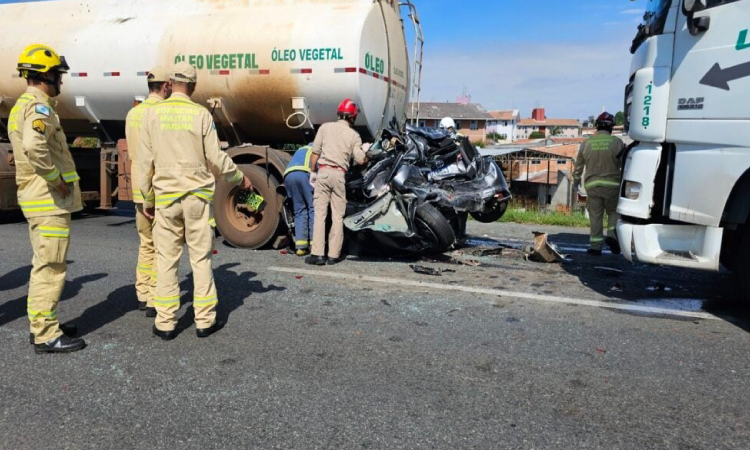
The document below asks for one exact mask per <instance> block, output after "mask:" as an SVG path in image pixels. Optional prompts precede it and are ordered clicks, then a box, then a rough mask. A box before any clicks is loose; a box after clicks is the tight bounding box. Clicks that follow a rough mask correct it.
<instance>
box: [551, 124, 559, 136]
mask: <svg viewBox="0 0 750 450" xmlns="http://www.w3.org/2000/svg"><path fill="white" fill-rule="evenodd" d="M549 134H550V135H552V136H559V135H561V134H562V127H559V126H556V127H552V129H551V130H550V132H549Z"/></svg>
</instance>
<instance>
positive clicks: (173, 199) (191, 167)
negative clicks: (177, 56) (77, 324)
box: [138, 62, 252, 341]
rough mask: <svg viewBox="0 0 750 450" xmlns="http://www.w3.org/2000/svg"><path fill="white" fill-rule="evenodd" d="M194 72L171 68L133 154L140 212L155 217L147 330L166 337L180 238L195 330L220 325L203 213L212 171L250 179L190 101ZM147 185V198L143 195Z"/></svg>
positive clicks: (171, 322)
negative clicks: (165, 95)
mask: <svg viewBox="0 0 750 450" xmlns="http://www.w3.org/2000/svg"><path fill="white" fill-rule="evenodd" d="M197 78H198V76H197V73H196V70H195V68H194V67H192V66H190V65H189V64H187V63H184V62H183V63H178V64H177V65H176V66H175V67H174V69H173V72H172V74H171V76H170V79H171V81H172V97H170V98H169V99H168V100H165V101H163V102H161V103H159V104H158V105H155V106H153V107H151V108H149V109H147V110H146V112H145V114H144V118H143V127H142V128H141V146H140V149H139V153H138V158H139V165H140V183H139V184H140V190H141V194H142V195H143V196H144V202H145V203H144V208H146V209H145V213H146V215H147V216H150V217H153V216H154V214H155V216H156V222H155V224H154V242H155V244H156V253H157V263H156V267H157V270H156V272H157V280H156V294H155V295H154V305H155V306H156V312H157V316H156V323H155V324H154V329H153V332H154V334H155V335H157V336H159V337H160V338H162V339H163V340H167V341H168V340H172V339H174V338H175V337H176V333H175V326H176V325H177V317H176V313H177V311H178V310H179V308H180V287H179V284H178V278H177V268H178V265H179V261H180V255H181V254H182V247H183V244H185V243H187V246H188V249H189V252H190V265H191V266H192V269H193V285H194V286H195V292H194V296H193V309H194V311H195V323H196V332H197V335H198V337H200V338H204V337H208V336H210V335H212V334H213V333H215V332H217V331H219V330H220V329H221V328H222V327H223V326H224V322H223V321H221V320H219V319H217V317H216V305H217V304H218V301H219V298H218V295H217V293H216V286H215V284H214V277H213V270H212V268H211V258H212V253H213V238H214V233H213V229H212V228H211V225H210V224H209V220H210V219H211V214H210V209H211V202H212V200H213V194H214V187H215V184H216V182H215V179H214V175H212V172H213V173H214V174H216V176H220V177H222V178H223V179H224V180H225V181H227V182H229V183H233V184H241V185H242V188H243V189H247V190H249V189H252V184H251V183H250V180H249V179H248V178H247V177H245V176H244V174H243V173H242V172H241V171H240V170H239V169H238V168H237V166H236V165H235V164H234V163H233V162H232V160H231V159H230V158H229V157H228V156H227V155H226V153H224V152H223V151H222V150H221V147H220V144H219V138H218V136H217V134H216V126H215V125H214V121H213V119H212V117H211V114H210V113H209V112H208V110H207V109H206V108H204V107H203V106H200V105H198V104H197V103H194V102H193V101H191V100H190V96H191V95H192V94H193V92H195V86H196V82H197ZM152 191H153V194H154V195H155V198H154V197H151V195H149V193H150V192H152ZM154 203H155V207H156V211H155V213H154Z"/></svg>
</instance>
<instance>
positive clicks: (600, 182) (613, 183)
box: [586, 180, 620, 189]
mask: <svg viewBox="0 0 750 450" xmlns="http://www.w3.org/2000/svg"><path fill="white" fill-rule="evenodd" d="M599 186H601V187H616V188H619V187H620V182H619V181H610V180H596V181H591V182H589V183H586V189H591V188H594V187H599Z"/></svg>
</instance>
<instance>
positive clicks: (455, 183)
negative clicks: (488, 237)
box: [344, 126, 511, 255]
mask: <svg viewBox="0 0 750 450" xmlns="http://www.w3.org/2000/svg"><path fill="white" fill-rule="evenodd" d="M368 156H369V158H370V163H369V164H368V166H367V167H364V168H361V169H356V170H353V171H352V172H351V173H350V174H349V176H348V178H347V199H348V207H347V215H346V219H345V221H344V224H345V226H346V228H347V230H348V232H349V235H350V237H351V239H349V240H348V242H349V243H350V246H349V251H350V252H351V253H352V254H362V253H382V252H388V253H389V254H391V255H392V254H394V253H395V254H400V255H405V254H415V253H442V252H445V251H446V250H449V249H450V248H451V247H452V246H454V245H455V244H456V243H457V242H458V241H459V240H460V239H462V238H463V237H464V236H465V234H466V220H467V217H468V215H469V214H471V215H472V217H474V218H475V219H476V220H479V221H482V222H493V221H497V220H498V219H500V218H501V217H502V215H503V214H504V212H505V210H506V209H507V205H508V202H509V201H510V199H511V194H510V191H509V190H508V185H507V183H506V181H505V177H504V176H503V173H502V171H501V170H500V168H499V167H498V165H497V164H496V163H495V162H494V160H492V159H491V158H484V157H481V156H480V155H479V152H478V151H477V150H476V148H475V147H474V146H473V145H472V144H471V143H470V142H469V140H468V139H466V138H464V137H458V138H456V139H453V138H452V137H451V136H450V135H449V134H447V133H445V132H442V131H438V130H432V129H425V128H412V127H408V126H407V127H405V128H404V129H403V131H402V132H399V131H397V130H396V129H395V128H389V129H386V130H384V131H383V134H382V135H381V138H380V139H379V140H378V142H376V143H375V145H373V146H372V148H371V149H370V151H369V153H368ZM373 244H375V245H373Z"/></svg>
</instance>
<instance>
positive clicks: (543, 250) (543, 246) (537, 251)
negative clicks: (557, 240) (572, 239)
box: [527, 232, 567, 264]
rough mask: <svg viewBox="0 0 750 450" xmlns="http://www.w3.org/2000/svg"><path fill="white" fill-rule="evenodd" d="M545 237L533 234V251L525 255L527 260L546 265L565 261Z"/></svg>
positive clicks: (540, 234)
mask: <svg viewBox="0 0 750 450" xmlns="http://www.w3.org/2000/svg"><path fill="white" fill-rule="evenodd" d="M547 237H548V235H547V233H539V232H534V249H533V251H532V252H530V254H528V255H527V256H528V259H529V260H530V261H534V262H541V263H547V264H551V263H561V262H564V261H566V260H567V258H566V257H565V256H564V255H563V254H562V253H560V250H558V248H557V246H556V245H554V244H550V243H549V241H548V240H547Z"/></svg>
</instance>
